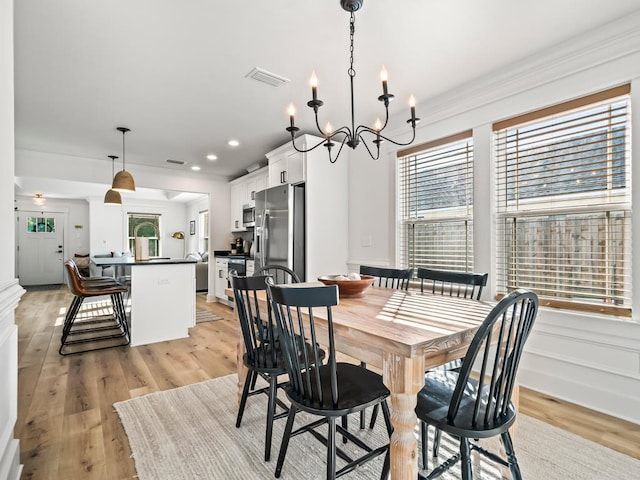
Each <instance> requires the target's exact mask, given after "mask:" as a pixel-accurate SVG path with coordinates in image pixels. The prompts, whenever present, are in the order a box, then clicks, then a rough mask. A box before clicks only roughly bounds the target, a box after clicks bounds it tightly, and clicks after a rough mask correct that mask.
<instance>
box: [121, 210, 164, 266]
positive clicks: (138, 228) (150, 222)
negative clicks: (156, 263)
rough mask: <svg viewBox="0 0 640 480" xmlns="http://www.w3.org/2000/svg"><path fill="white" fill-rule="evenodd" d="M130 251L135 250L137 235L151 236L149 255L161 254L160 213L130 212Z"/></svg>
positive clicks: (157, 255)
mask: <svg viewBox="0 0 640 480" xmlns="http://www.w3.org/2000/svg"><path fill="white" fill-rule="evenodd" d="M127 215H128V220H129V221H128V225H129V228H128V236H129V251H130V252H135V250H136V248H135V237H147V238H149V256H150V257H159V256H160V215H159V214H158V215H155V214H148V213H128V214H127Z"/></svg>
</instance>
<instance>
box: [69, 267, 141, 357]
mask: <svg viewBox="0 0 640 480" xmlns="http://www.w3.org/2000/svg"><path fill="white" fill-rule="evenodd" d="M64 266H65V270H66V273H67V275H66V282H67V286H68V288H69V291H70V292H71V293H72V294H73V295H74V297H73V300H72V301H71V305H70V306H69V308H68V310H67V314H66V316H65V320H64V324H63V327H62V336H61V337H60V349H59V350H58V353H60V355H69V354H74V353H82V352H88V351H92V350H100V349H103V348H110V347H115V346H121V345H128V344H129V341H130V336H129V325H128V321H127V315H126V312H125V307H124V301H123V294H124V293H125V292H126V291H127V288H126V287H125V286H124V285H122V284H121V283H119V282H117V281H116V280H115V279H113V278H106V277H88V278H87V277H83V276H81V275H80V272H79V270H78V267H77V265H76V264H75V262H73V260H67V261H66V262H65V264H64ZM105 295H109V296H110V297H111V307H112V309H113V312H112V313H107V314H102V313H99V314H95V315H90V316H88V317H86V318H79V314H80V310H81V308H82V304H83V302H84V300H85V299H86V298H92V297H101V296H105ZM100 310H103V309H100ZM109 332H111V333H109ZM115 340H118V342H114V341H115ZM81 344H88V347H87V348H80V349H76V348H73V346H74V345H81ZM65 347H67V348H65ZM69 347H70V348H69ZM69 350H71V351H69Z"/></svg>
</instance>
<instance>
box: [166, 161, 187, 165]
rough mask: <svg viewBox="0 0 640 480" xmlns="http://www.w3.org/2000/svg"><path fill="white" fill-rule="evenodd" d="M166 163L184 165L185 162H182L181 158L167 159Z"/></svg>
mask: <svg viewBox="0 0 640 480" xmlns="http://www.w3.org/2000/svg"><path fill="white" fill-rule="evenodd" d="M167 163H173V164H174V165H184V164H185V163H187V162H184V161H182V160H167Z"/></svg>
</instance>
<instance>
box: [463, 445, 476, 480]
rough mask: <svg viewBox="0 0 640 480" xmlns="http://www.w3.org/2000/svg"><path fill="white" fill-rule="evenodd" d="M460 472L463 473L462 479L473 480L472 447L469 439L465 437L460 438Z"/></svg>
mask: <svg viewBox="0 0 640 480" xmlns="http://www.w3.org/2000/svg"><path fill="white" fill-rule="evenodd" d="M460 473H462V480H473V472H472V470H471V448H470V447H469V439H468V438H465V437H462V438H460Z"/></svg>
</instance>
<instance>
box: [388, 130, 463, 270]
mask: <svg viewBox="0 0 640 480" xmlns="http://www.w3.org/2000/svg"><path fill="white" fill-rule="evenodd" d="M398 194H399V197H398V220H399V222H398V229H399V231H398V237H399V257H400V264H401V266H403V267H405V268H407V267H413V268H417V267H425V268H433V269H438V270H453V271H473V138H472V132H471V131H470V130H469V131H466V132H462V133H460V134H457V135H453V136H450V137H446V138H443V139H440V140H436V141H433V142H429V143H427V144H423V145H419V146H416V147H413V148H411V149H407V150H403V151H400V152H398Z"/></svg>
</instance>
